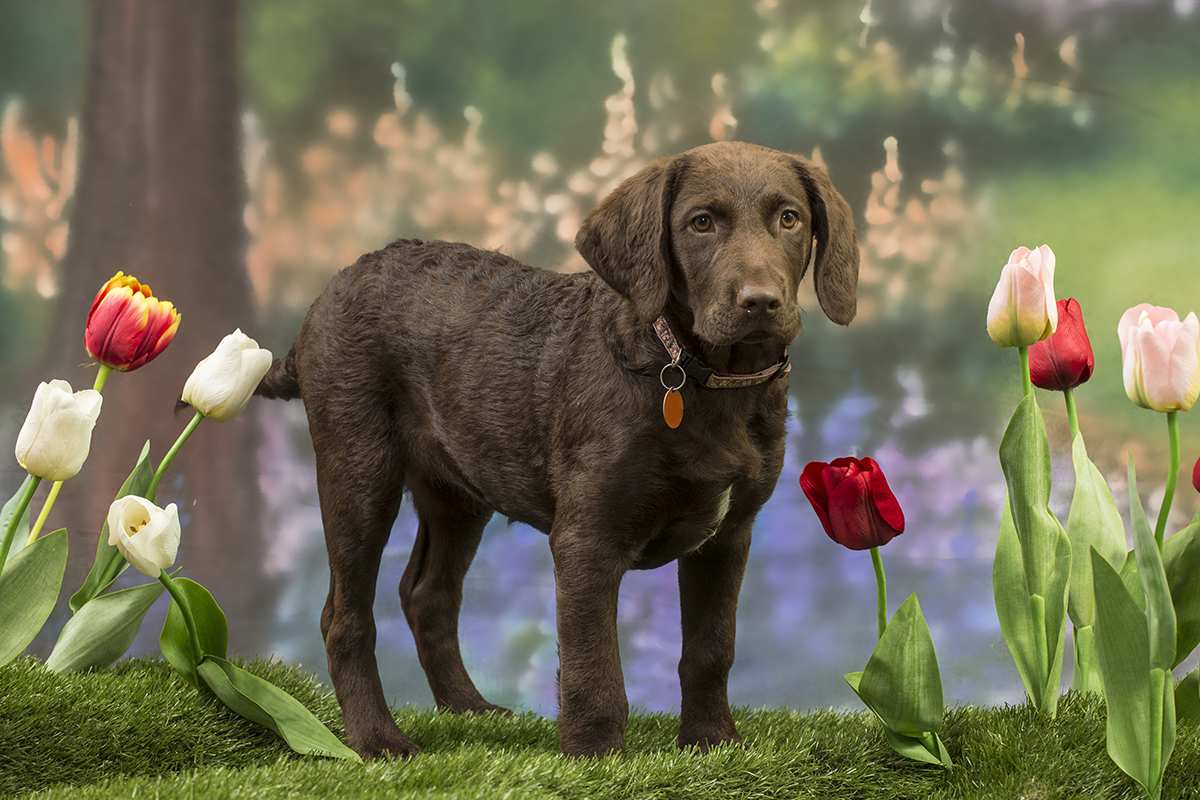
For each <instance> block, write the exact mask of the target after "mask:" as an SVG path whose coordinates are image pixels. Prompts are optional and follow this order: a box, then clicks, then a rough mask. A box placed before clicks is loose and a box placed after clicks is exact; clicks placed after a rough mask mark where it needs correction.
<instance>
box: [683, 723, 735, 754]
mask: <svg viewBox="0 0 1200 800" xmlns="http://www.w3.org/2000/svg"><path fill="white" fill-rule="evenodd" d="M677 741H678V744H679V747H680V749H681V750H687V749H688V748H695V749H696V750H699V751H700V752H701V753H707V752H708V751H709V750H711V749H712V748H714V747H717V746H718V745H723V744H741V742H742V737H741V736H740V735H738V732H737V730H736V729H735V728H734V727H733V726H732V725H730V726H728V727H725V726H718V727H713V728H699V727H697V728H691V729H688V730H681V731H680V732H679V739H678V740H677Z"/></svg>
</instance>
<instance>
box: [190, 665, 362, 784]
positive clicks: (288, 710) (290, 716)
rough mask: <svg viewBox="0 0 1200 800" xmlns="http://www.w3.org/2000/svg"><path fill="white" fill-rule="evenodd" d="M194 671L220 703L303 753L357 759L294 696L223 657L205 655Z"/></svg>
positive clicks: (356, 754) (357, 757)
mask: <svg viewBox="0 0 1200 800" xmlns="http://www.w3.org/2000/svg"><path fill="white" fill-rule="evenodd" d="M196 671H197V674H198V675H199V676H200V678H201V680H203V681H204V684H205V685H206V686H208V688H209V689H211V690H212V692H213V694H215V695H216V696H217V697H218V698H220V700H221V702H222V703H224V704H225V705H226V706H228V707H229V708H230V709H232V710H233V711H235V712H236V713H238V714H239V715H241V716H243V717H245V718H246V719H248V720H250V721H251V722H254V723H256V724H258V725H261V726H262V727H264V728H267V729H268V730H271V731H274V732H275V733H276V734H278V735H279V736H280V738H282V739H283V740H284V741H285V742H287V744H288V746H289V747H291V748H292V749H293V750H295V751H296V752H297V753H301V754H303V755H313V756H326V757H328V758H342V759H346V760H348V761H361V760H362V759H361V758H359V756H358V753H355V752H354V751H353V750H351V749H350V748H349V747H347V746H346V745H344V744H343V743H342V742H341V740H339V739H338V738H337V737H336V736H334V735H333V733H332V732H331V731H330V730H329V729H328V728H326V727H325V725H324V724H323V723H322V722H321V721H320V720H319V719H317V718H316V717H315V716H313V714H312V712H311V711H309V710H308V709H307V708H305V707H304V704H303V703H301V702H300V701H299V700H297V699H296V698H294V697H292V696H291V695H290V694H288V693H287V692H285V691H283V690H282V689H280V688H279V687H278V686H276V685H275V684H273V683H271V682H269V681H265V680H263V679H262V678H260V677H258V676H257V675H253V674H251V673H249V672H247V671H246V670H244V669H241V668H240V667H237V666H235V665H233V664H231V663H229V662H228V661H226V660H225V659H224V658H219V657H217V656H206V657H205V659H204V661H202V662H201V663H200V665H199V666H198V667H197V670H196Z"/></svg>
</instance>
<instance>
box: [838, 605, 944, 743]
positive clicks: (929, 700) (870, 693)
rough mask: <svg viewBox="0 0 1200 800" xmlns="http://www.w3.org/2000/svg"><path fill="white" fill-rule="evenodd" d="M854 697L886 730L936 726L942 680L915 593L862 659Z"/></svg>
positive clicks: (939, 717) (908, 731) (933, 728)
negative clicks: (863, 666) (861, 673)
mask: <svg viewBox="0 0 1200 800" xmlns="http://www.w3.org/2000/svg"><path fill="white" fill-rule="evenodd" d="M857 691H858V695H859V697H861V698H862V699H863V702H864V703H866V704H867V705H868V706H869V707H870V708H871V710H872V711H874V712H875V713H876V714H878V715H879V718H880V719H882V720H883V721H884V722H885V723H886V724H887V726H888V727H889V728H891V729H892V730H894V731H896V732H897V733H903V734H907V735H911V736H915V735H920V734H922V733H925V732H926V731H936V730H937V729H938V728H939V727H941V724H942V711H943V708H944V703H943V700H942V678H941V674H940V673H939V671H938V663H937V653H936V652H935V651H934V648H933V637H932V636H930V634H929V626H928V625H927V624H926V622H925V617H924V616H923V615H922V614H921V604H920V602H918V600H917V596H916V595H915V594H912V595H909V596H908V599H907V600H905V601H904V603H903V604H902V605H901V606H900V609H899V610H898V611H897V612H896V613H895V615H894V616H893V617H892V619H891V621H890V622H888V625H887V628H886V629H884V632H883V636H882V637H880V639H879V644H877V645H876V646H875V652H874V653H872V654H871V658H870V660H869V661H867V666H866V669H864V670H863V675H862V680H861V682H860V683H859V685H858V690H857Z"/></svg>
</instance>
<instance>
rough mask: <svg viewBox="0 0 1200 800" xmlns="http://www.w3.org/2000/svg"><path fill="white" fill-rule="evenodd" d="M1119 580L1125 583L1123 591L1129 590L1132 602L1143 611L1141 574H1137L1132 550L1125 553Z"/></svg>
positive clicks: (1144, 605)
mask: <svg viewBox="0 0 1200 800" xmlns="http://www.w3.org/2000/svg"><path fill="white" fill-rule="evenodd" d="M1121 582H1122V583H1123V584H1125V591H1127V592H1129V596H1130V597H1131V598H1133V602H1134V603H1135V604H1136V605H1137V607H1138V608H1139V609H1140V610H1141V611H1142V613H1145V612H1146V593H1145V592H1144V591H1143V590H1142V576H1141V575H1140V574H1138V568H1137V553H1135V552H1133V551H1132V550H1130V551H1129V552H1128V553H1126V554H1125V564H1124V565H1123V566H1122V567H1121Z"/></svg>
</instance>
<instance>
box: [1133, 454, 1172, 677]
mask: <svg viewBox="0 0 1200 800" xmlns="http://www.w3.org/2000/svg"><path fill="white" fill-rule="evenodd" d="M1129 516H1130V517H1131V518H1132V520H1133V552H1134V555H1135V557H1136V558H1137V567H1138V576H1139V577H1140V579H1141V582H1142V593H1143V594H1144V595H1145V598H1146V617H1147V619H1148V621H1149V626H1150V627H1149V631H1150V666H1151V667H1154V668H1156V669H1163V670H1167V671H1170V670H1171V669H1172V668H1173V667H1174V666H1175V606H1174V604H1173V603H1172V602H1171V589H1170V587H1169V585H1168V584H1167V573H1166V570H1165V569H1164V568H1163V562H1162V555H1161V554H1160V553H1159V552H1158V544H1157V543H1156V542H1155V541H1154V533H1153V532H1152V531H1151V530H1150V521H1149V520H1148V519H1146V510H1145V509H1144V508H1142V498H1141V497H1140V496H1139V495H1138V490H1137V470H1136V469H1135V468H1134V465H1133V459H1132V458H1130V459H1129Z"/></svg>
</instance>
